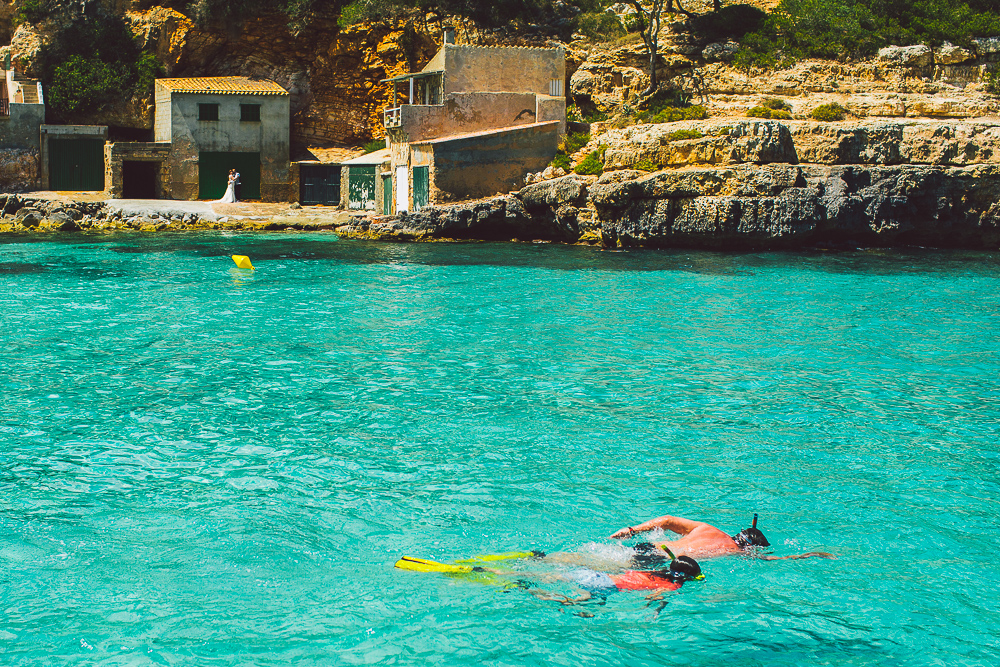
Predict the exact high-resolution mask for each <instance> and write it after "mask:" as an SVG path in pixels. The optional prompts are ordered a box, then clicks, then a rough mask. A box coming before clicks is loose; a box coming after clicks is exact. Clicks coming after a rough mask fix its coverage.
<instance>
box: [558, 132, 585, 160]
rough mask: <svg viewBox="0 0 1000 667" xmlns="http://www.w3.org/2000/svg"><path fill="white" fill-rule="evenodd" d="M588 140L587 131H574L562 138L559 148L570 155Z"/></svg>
mask: <svg viewBox="0 0 1000 667" xmlns="http://www.w3.org/2000/svg"><path fill="white" fill-rule="evenodd" d="M589 142H590V134H589V133H587V132H574V133H573V134H569V135H567V136H566V137H564V138H563V140H562V141H561V142H560V143H559V150H560V151H562V152H563V153H566V154H567V155H572V154H573V153H575V152H577V151H578V150H580V149H581V148H583V147H584V146H586V145H587V144H588V143H589Z"/></svg>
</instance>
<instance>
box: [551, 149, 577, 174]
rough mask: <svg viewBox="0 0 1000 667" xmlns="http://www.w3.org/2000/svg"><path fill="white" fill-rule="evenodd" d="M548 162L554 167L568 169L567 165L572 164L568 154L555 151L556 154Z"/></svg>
mask: <svg viewBox="0 0 1000 667" xmlns="http://www.w3.org/2000/svg"><path fill="white" fill-rule="evenodd" d="M550 164H551V165H552V166H553V167H554V168H556V169H562V170H563V171H569V167H570V165H571V164H572V161H571V160H570V159H569V156H568V155H566V154H565V153H556V156H555V157H554V158H552V162H551V163H550Z"/></svg>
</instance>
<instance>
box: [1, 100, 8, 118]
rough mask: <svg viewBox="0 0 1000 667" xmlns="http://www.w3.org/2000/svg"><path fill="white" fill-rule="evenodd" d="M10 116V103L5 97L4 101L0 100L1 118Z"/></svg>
mask: <svg viewBox="0 0 1000 667" xmlns="http://www.w3.org/2000/svg"><path fill="white" fill-rule="evenodd" d="M9 115H10V101H9V100H8V99H7V98H6V97H4V98H3V99H0V116H9Z"/></svg>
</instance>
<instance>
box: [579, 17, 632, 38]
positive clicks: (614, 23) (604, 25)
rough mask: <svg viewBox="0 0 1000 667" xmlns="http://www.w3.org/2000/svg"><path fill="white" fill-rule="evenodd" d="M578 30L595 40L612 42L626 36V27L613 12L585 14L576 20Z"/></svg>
mask: <svg viewBox="0 0 1000 667" xmlns="http://www.w3.org/2000/svg"><path fill="white" fill-rule="evenodd" d="M576 29H577V31H578V32H580V33H581V34H583V35H584V36H586V37H589V38H590V39H594V40H601V41H605V42H607V41H610V40H613V39H618V38H619V37H624V36H625V26H623V25H622V22H621V21H619V20H618V17H617V16H615V15H614V14H613V13H612V12H607V11H603V12H584V13H582V14H580V15H579V16H578V17H577V18H576Z"/></svg>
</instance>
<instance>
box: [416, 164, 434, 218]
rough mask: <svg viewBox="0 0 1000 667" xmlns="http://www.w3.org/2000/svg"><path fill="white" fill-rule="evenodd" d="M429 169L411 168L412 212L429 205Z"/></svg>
mask: <svg viewBox="0 0 1000 667" xmlns="http://www.w3.org/2000/svg"><path fill="white" fill-rule="evenodd" d="M430 194H431V183H430V167H414V168H413V210H414V211H419V210H420V209H422V208H423V207H425V206H427V204H429V203H430V200H431V199H430Z"/></svg>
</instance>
